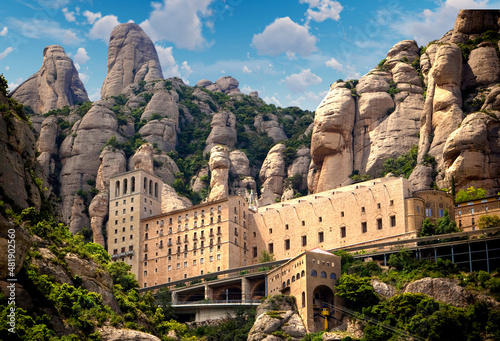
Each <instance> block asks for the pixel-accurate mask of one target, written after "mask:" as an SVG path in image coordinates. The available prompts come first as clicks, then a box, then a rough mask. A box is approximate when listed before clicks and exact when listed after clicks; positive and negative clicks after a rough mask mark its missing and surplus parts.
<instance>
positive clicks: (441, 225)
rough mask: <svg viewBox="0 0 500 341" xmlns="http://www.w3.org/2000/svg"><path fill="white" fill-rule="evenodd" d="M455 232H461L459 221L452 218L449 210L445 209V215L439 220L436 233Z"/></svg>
mask: <svg viewBox="0 0 500 341" xmlns="http://www.w3.org/2000/svg"><path fill="white" fill-rule="evenodd" d="M454 232H459V230H458V228H457V223H455V222H454V221H453V220H451V217H450V213H449V212H448V210H445V211H444V214H443V217H442V218H439V219H438V220H437V224H436V234H446V233H454Z"/></svg>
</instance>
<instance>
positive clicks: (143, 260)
mask: <svg viewBox="0 0 500 341" xmlns="http://www.w3.org/2000/svg"><path fill="white" fill-rule="evenodd" d="M249 212H250V211H249V207H248V203H247V202H246V200H245V199H244V198H242V197H229V198H227V199H221V200H217V201H211V202H209V203H204V204H200V205H197V206H193V207H190V208H188V209H183V210H177V211H172V212H169V213H166V214H160V215H156V216H152V217H149V218H146V219H143V220H142V221H141V233H140V241H141V246H140V259H139V262H140V264H139V269H140V271H139V273H138V274H137V275H138V279H139V283H140V285H141V287H147V286H152V285H157V284H162V283H168V282H171V281H176V280H180V279H185V278H190V277H194V276H199V275H203V274H207V273H209V272H217V271H223V270H228V269H232V268H237V267H240V266H245V265H247V257H248V256H249V255H248V252H247V248H248V247H247V238H248V216H249Z"/></svg>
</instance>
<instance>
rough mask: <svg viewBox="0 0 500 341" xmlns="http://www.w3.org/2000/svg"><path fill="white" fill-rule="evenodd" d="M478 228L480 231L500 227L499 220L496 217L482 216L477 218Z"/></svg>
mask: <svg viewBox="0 0 500 341" xmlns="http://www.w3.org/2000/svg"><path fill="white" fill-rule="evenodd" d="M478 226H479V228H480V229H486V228H488V227H497V226H500V218H499V217H498V216H496V215H488V214H485V215H482V216H480V217H479V221H478Z"/></svg>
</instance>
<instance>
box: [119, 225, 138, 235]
mask: <svg viewBox="0 0 500 341" xmlns="http://www.w3.org/2000/svg"><path fill="white" fill-rule="evenodd" d="M133 230H134V226H133V225H130V231H133ZM122 232H125V227H122ZM117 233H118V229H115V234H117Z"/></svg>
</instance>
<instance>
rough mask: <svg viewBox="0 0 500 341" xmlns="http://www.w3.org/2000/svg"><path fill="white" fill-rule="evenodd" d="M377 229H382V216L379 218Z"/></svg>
mask: <svg viewBox="0 0 500 341" xmlns="http://www.w3.org/2000/svg"><path fill="white" fill-rule="evenodd" d="M377 229H378V230H382V219H381V218H378V219H377Z"/></svg>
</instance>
